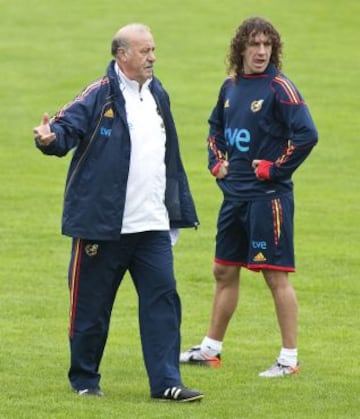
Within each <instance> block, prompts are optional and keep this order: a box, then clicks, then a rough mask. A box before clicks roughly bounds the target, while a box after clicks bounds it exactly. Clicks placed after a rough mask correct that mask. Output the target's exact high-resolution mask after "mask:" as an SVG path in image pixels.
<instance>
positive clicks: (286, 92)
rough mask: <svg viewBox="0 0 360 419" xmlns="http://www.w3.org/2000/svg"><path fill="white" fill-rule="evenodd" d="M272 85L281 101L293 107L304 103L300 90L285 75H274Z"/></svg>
mask: <svg viewBox="0 0 360 419" xmlns="http://www.w3.org/2000/svg"><path fill="white" fill-rule="evenodd" d="M271 85H272V88H273V89H274V90H275V92H276V94H277V96H278V97H279V99H280V100H281V101H285V102H287V103H290V104H293V105H300V104H302V103H303V98H302V97H301V94H300V92H299V90H298V89H297V87H296V86H295V84H294V83H293V82H292V81H291V80H290V79H289V78H288V77H286V76H285V74H283V73H280V72H279V73H277V74H276V75H274V77H273V78H272V80H271Z"/></svg>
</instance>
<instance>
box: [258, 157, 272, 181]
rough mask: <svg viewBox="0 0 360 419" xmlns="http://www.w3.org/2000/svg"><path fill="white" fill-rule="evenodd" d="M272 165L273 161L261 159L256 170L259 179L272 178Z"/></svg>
mask: <svg viewBox="0 0 360 419" xmlns="http://www.w3.org/2000/svg"><path fill="white" fill-rule="evenodd" d="M272 166H273V162H272V161H268V160H260V163H259V165H258V167H257V170H256V177H257V178H258V179H263V180H270V169H271V168H272Z"/></svg>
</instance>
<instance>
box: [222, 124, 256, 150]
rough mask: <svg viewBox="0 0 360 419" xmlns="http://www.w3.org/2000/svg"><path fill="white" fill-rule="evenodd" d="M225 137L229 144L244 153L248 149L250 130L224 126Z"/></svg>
mask: <svg viewBox="0 0 360 419" xmlns="http://www.w3.org/2000/svg"><path fill="white" fill-rule="evenodd" d="M225 138H226V141H227V143H228V145H230V146H235V147H236V148H237V149H238V150H239V151H241V152H243V153H245V152H247V151H249V145H248V144H249V143H250V140H251V137H250V132H249V131H248V130H247V129H245V128H235V129H232V128H225Z"/></svg>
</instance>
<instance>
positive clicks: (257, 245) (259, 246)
mask: <svg viewBox="0 0 360 419" xmlns="http://www.w3.org/2000/svg"><path fill="white" fill-rule="evenodd" d="M251 247H252V248H253V249H262V250H265V249H267V243H266V242H264V241H259V242H258V241H256V240H252V241H251Z"/></svg>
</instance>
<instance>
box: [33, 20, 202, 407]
mask: <svg viewBox="0 0 360 419" xmlns="http://www.w3.org/2000/svg"><path fill="white" fill-rule="evenodd" d="M111 53H112V55H113V56H114V60H112V61H111V62H110V64H109V66H108V69H107V73H106V75H105V76H104V77H102V78H100V79H99V80H97V81H95V82H94V83H92V84H90V85H89V86H88V87H87V88H86V89H85V90H84V91H83V92H82V93H81V94H79V95H78V96H77V97H76V99H75V100H73V101H72V102H71V103H70V104H68V105H66V106H65V107H64V108H63V109H61V110H60V111H59V112H58V113H57V114H56V115H55V116H54V117H53V118H52V119H51V120H49V117H48V115H47V114H44V116H43V119H42V122H41V124H40V125H39V126H38V127H36V128H34V135H35V141H36V145H37V147H38V148H39V149H40V150H41V151H42V152H43V153H44V154H49V155H56V156H59V157H61V156H64V155H65V154H66V153H68V151H70V150H74V154H73V158H72V161H71V164H70V168H69V174H68V177H67V182H66V190H65V200H64V212H63V219H62V232H63V234H65V235H68V236H70V237H72V254H71V261H70V268H69V288H70V296H71V299H70V300H71V307H70V328H69V329H70V348H71V364H70V369H69V374H68V375H69V380H70V383H71V386H72V389H73V390H74V391H75V392H77V393H78V394H79V395H95V396H101V395H103V393H102V390H101V389H100V385H99V382H100V373H99V365H100V362H101V359H102V355H103V351H104V347H105V344H106V340H107V336H108V330H109V323H110V316H111V311H112V307H113V303H114V300H115V296H116V292H117V290H118V287H119V285H120V283H121V281H122V279H123V277H124V275H125V272H127V271H129V273H130V275H131V277H132V280H133V283H134V285H135V288H136V291H137V294H138V297H139V323H140V334H141V342H142V349H143V355H144V362H145V366H146V370H147V373H148V377H149V382H150V393H151V397H153V398H155V399H160V400H169V401H181V402H188V401H194V400H200V399H201V398H202V397H203V394H202V393H201V392H200V391H197V390H190V389H188V388H186V387H184V386H183V384H182V381H181V377H180V372H179V352H180V331H179V330H180V321H181V306H180V299H179V295H178V293H177V290H176V281H175V278H174V272H173V255H172V249H171V241H170V235H169V230H170V228H171V229H178V228H183V227H196V226H197V225H198V219H197V215H196V210H195V207H194V203H193V200H192V197H191V193H190V190H189V186H188V181H187V177H186V174H185V171H184V168H183V165H182V161H181V157H180V153H179V144H178V137H177V133H176V128H175V124H174V121H173V117H172V114H171V110H170V103H169V97H168V94H167V93H166V91H165V90H164V89H163V87H162V85H161V83H160V82H159V80H158V79H157V78H156V77H155V76H154V74H153V71H154V63H155V43H154V39H153V36H152V34H151V32H150V29H149V28H148V27H146V26H144V25H141V24H130V25H127V26H125V27H123V28H121V29H120V30H119V31H118V32H117V33H116V34H115V36H114V38H113V40H112V44H111Z"/></svg>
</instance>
